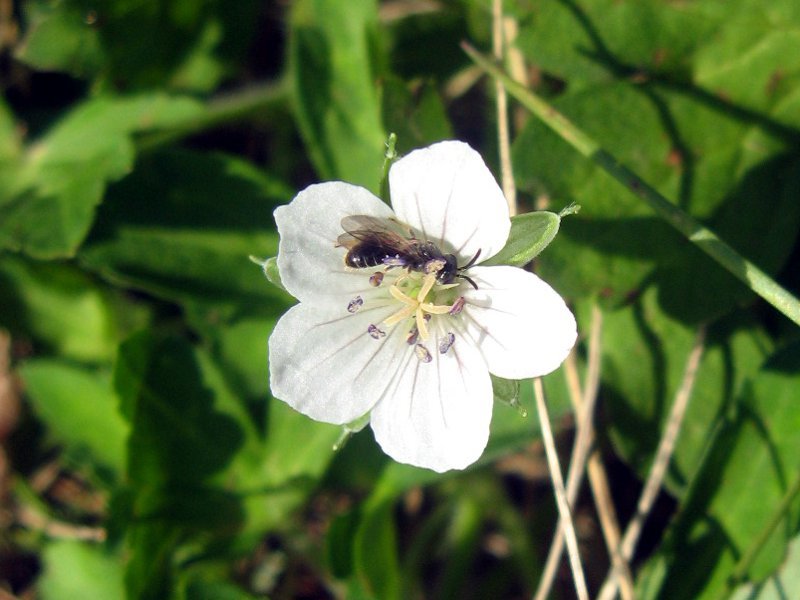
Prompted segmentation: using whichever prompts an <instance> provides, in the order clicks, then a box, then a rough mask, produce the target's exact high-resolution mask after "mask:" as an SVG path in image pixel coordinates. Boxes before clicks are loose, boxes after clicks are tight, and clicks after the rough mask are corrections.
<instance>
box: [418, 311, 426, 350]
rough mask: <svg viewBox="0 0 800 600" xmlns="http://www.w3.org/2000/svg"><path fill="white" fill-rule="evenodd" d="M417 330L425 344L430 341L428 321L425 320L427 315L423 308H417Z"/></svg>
mask: <svg viewBox="0 0 800 600" xmlns="http://www.w3.org/2000/svg"><path fill="white" fill-rule="evenodd" d="M417 329H418V330H419V335H420V337H421V338H422V341H423V342H427V341H428V321H427V319H425V313H424V312H422V309H421V308H417Z"/></svg>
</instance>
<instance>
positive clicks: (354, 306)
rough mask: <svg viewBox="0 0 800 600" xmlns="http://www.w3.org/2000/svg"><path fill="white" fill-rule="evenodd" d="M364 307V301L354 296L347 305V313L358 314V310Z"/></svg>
mask: <svg viewBox="0 0 800 600" xmlns="http://www.w3.org/2000/svg"><path fill="white" fill-rule="evenodd" d="M363 305H364V299H363V298H362V297H361V296H356V297H355V298H353V299H352V300H350V303H349V304H348V305H347V312H349V313H354V312H358V309H359V308H361V307H362V306H363Z"/></svg>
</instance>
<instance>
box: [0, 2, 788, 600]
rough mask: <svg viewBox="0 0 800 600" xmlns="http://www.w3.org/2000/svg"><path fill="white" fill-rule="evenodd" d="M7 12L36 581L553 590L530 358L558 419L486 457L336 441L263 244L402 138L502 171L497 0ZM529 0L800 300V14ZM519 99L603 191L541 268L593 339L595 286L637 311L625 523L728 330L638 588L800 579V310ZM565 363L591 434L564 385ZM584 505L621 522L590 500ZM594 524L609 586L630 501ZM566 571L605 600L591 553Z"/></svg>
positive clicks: (6, 278) (558, 169)
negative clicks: (302, 387)
mask: <svg viewBox="0 0 800 600" xmlns="http://www.w3.org/2000/svg"><path fill="white" fill-rule="evenodd" d="M6 4H7V5H8V6H10V7H11V10H10V11H6V13H7V14H4V16H3V18H2V22H0V26H1V27H2V35H0V43H2V53H3V54H2V60H0V73H1V74H2V82H3V92H4V94H3V98H2V100H0V328H2V330H4V331H5V332H7V334H8V335H7V336H5V335H4V336H3V337H2V339H1V340H0V341H9V344H8V350H7V351H6V354H7V356H8V358H10V367H9V368H4V369H2V370H0V383H4V384H6V387H5V388H4V387H3V386H2V385H0V390H2V389H5V390H6V392H4V395H3V394H0V403H1V404H0V406H2V407H3V411H0V417H2V418H0V435H2V442H3V451H4V454H5V456H6V461H7V463H8V464H9V465H10V467H9V470H8V471H7V472H6V473H5V474H4V475H3V476H2V479H3V486H2V489H3V491H2V495H0V503H2V506H3V511H4V513H5V514H8V515H11V517H10V518H9V519H6V521H7V523H5V524H7V525H8V526H7V527H6V528H5V529H4V530H3V531H2V533H1V534H0V535H2V541H3V543H2V547H1V548H0V555H2V558H3V560H2V561H0V564H2V565H3V566H2V567H0V569H2V570H0V577H2V578H4V579H5V585H6V586H7V588H8V589H10V590H12V591H14V592H15V593H22V592H23V591H24V590H26V589H27V590H32V589H33V590H36V592H37V593H38V594H39V596H40V597H42V598H69V597H82V598H118V597H128V598H176V599H178V598H180V599H184V598H186V599H201V598H230V599H244V598H256V597H265V596H268V597H274V598H292V597H306V598H326V597H349V598H363V599H369V598H380V599H391V598H407V597H442V598H446V597H459V598H522V597H529V596H530V594H531V593H532V590H533V589H534V588H535V586H536V583H537V581H538V577H539V574H540V570H541V568H542V565H543V560H544V555H545V553H546V550H547V547H548V545H549V542H550V539H551V536H552V531H553V528H554V526H555V516H554V515H555V508H554V504H553V501H552V495H551V492H550V484H549V481H548V480H547V478H546V476H543V475H542V473H541V469H540V466H541V464H542V463H541V460H540V453H538V450H537V449H538V445H537V443H536V441H537V439H538V423H537V421H536V418H535V416H534V415H533V411H532V409H531V405H532V402H531V386H530V382H522V384H521V387H520V390H519V393H520V398H521V402H522V405H523V407H526V408H527V409H528V412H529V413H531V414H530V416H528V417H527V418H523V417H521V416H520V415H519V414H518V412H517V411H515V410H514V409H510V408H508V407H506V406H503V405H500V404H498V406H496V408H495V416H494V421H493V424H492V439H491V442H490V446H489V448H488V449H487V452H486V454H485V456H484V457H483V458H482V459H481V461H480V462H479V463H478V464H477V465H475V466H474V467H473V468H471V469H469V470H468V471H466V472H463V473H450V474H447V475H445V476H438V475H436V474H434V473H431V472H427V471H424V470H419V469H414V468H411V467H407V466H403V465H398V464H394V463H391V462H390V461H388V460H387V459H386V458H385V457H383V456H382V455H381V453H380V451H379V450H378V449H377V447H376V445H375V443H374V441H373V440H372V438H371V434H370V433H369V432H368V431H364V432H362V433H360V434H358V435H356V436H355V437H354V438H353V439H352V440H350V442H349V443H348V444H347V445H346V446H345V447H344V448H343V449H342V450H340V451H338V452H337V453H333V452H332V450H331V447H332V445H333V444H334V442H335V441H336V440H337V438H338V436H339V431H338V430H337V429H336V428H334V427H331V426H327V425H322V424H319V423H314V422H312V421H310V420H309V419H306V418H305V417H303V416H301V415H298V414H295V413H293V412H292V411H291V410H289V409H288V408H287V407H286V406H285V405H284V404H282V403H281V402H277V401H273V400H272V399H271V398H270V396H269V389H268V381H267V365H266V355H267V351H266V340H267V337H268V335H269V332H270V330H271V328H272V326H273V325H274V323H275V321H276V320H277V318H278V317H279V316H280V314H281V313H282V312H283V311H284V310H285V309H286V308H287V307H288V306H290V304H291V302H292V300H291V298H289V297H288V296H287V295H286V294H285V293H283V292H282V291H281V290H280V289H278V288H277V287H275V286H273V285H271V284H269V283H268V282H267V281H266V279H265V278H264V277H263V274H262V273H261V271H260V269H259V268H258V266H256V265H254V264H253V263H252V262H250V261H249V260H248V256H249V255H257V256H262V257H268V256H273V255H274V254H275V253H276V250H277V234H276V232H275V228H274V223H273V221H272V216H271V215H272V210H273V208H274V207H275V206H277V205H279V204H282V203H285V202H288V201H289V200H290V199H291V198H292V196H293V195H294V194H295V193H296V192H297V191H298V190H299V189H302V188H303V187H304V186H305V185H307V184H309V183H311V182H314V181H319V180H326V179H342V180H346V181H350V182H353V183H357V184H360V185H363V186H365V187H367V188H370V189H372V190H373V191H377V190H378V186H379V178H380V173H381V166H382V162H383V151H384V142H385V140H386V137H387V134H388V133H389V132H395V133H397V134H398V150H399V151H400V152H401V153H402V152H407V151H409V150H411V149H413V148H415V147H419V146H422V145H426V144H428V143H431V142H434V141H438V140H441V139H446V138H452V137H455V138H458V139H463V140H465V141H468V142H470V143H471V144H472V145H473V146H475V147H476V148H478V149H479V150H480V151H481V153H482V154H483V156H484V157H485V158H486V160H487V162H489V164H490V165H492V167H493V168H494V170H495V172H498V170H497V169H496V168H495V167H496V159H495V158H494V157H495V156H497V148H496V141H495V140H496V133H495V129H496V123H495V121H496V117H495V109H494V104H493V96H492V89H493V88H492V86H491V85H488V83H489V82H487V81H485V80H478V75H479V74H480V73H479V71H476V68H475V67H474V65H473V64H472V63H471V62H470V60H469V59H468V57H467V56H466V55H465V54H464V53H463V52H462V51H461V50H460V48H459V43H460V42H461V40H469V41H470V42H471V43H472V44H473V45H475V46H477V47H479V48H484V49H488V48H489V47H490V36H489V31H490V23H491V18H490V7H489V4H488V2H487V1H486V0H459V1H457V0H450V1H445V2H439V3H433V2H431V3H417V4H414V3H405V2H399V1H386V2H382V3H378V2H377V1H371V0H352V1H349V2H336V1H334V0H296V1H294V2H261V1H256V0H240V1H237V2H223V1H221V0H205V1H202V2H200V1H197V0H152V1H150V2H141V1H138V0H98V1H95V2H88V1H85V0H28V1H26V2H18V3H6ZM4 6H6V5H5V4H4ZM505 11H506V13H507V14H508V15H510V16H511V17H513V18H514V20H515V21H516V23H517V25H518V27H519V35H518V38H517V40H516V47H517V48H518V49H519V50H520V51H521V53H522V56H523V57H524V58H525V60H526V64H527V66H528V71H529V72H528V75H529V76H530V79H531V85H532V87H533V88H534V89H536V91H537V92H538V93H539V94H540V95H542V96H544V97H546V98H547V99H548V100H549V101H551V102H552V103H553V104H554V105H555V106H556V107H557V108H558V109H559V110H561V111H563V112H564V113H565V114H566V115H567V116H568V117H569V118H570V119H572V120H573V121H574V122H575V123H577V124H578V125H579V126H580V127H581V128H583V129H584V130H586V131H588V132H589V133H590V134H591V135H592V136H593V137H595V138H596V139H598V140H599V141H600V142H601V143H602V144H603V145H604V147H605V148H606V149H607V150H609V151H610V152H612V153H613V154H614V155H616V156H618V157H619V158H620V159H621V160H622V161H623V162H625V163H626V164H627V165H628V166H630V167H631V168H632V169H633V170H634V171H635V172H636V173H637V174H639V175H640V176H641V177H642V178H644V179H645V180H646V181H648V182H649V183H650V184H652V185H654V186H655V187H656V188H657V189H658V190H659V191H660V192H661V193H663V194H664V195H665V196H667V197H668V198H671V199H672V200H674V202H675V203H676V204H677V205H678V206H680V207H681V208H682V209H683V210H685V211H687V212H689V213H690V214H691V215H693V216H694V217H695V218H697V219H699V220H701V221H702V222H703V223H704V224H706V225H707V226H709V227H710V228H711V229H713V230H714V231H715V232H717V233H718V234H720V235H721V236H722V237H723V238H724V239H725V240H727V241H728V242H730V243H731V244H732V245H733V246H734V247H735V248H736V249H737V250H738V251H739V252H741V253H742V254H743V255H744V256H745V257H747V258H748V259H750V260H752V261H754V262H755V263H756V264H757V265H759V266H760V267H761V268H763V269H764V270H766V271H767V272H769V273H770V274H772V275H774V276H775V277H776V278H777V280H778V281H779V282H781V283H782V284H783V285H785V286H786V287H788V288H789V289H792V290H794V291H795V293H797V292H798V291H800V268H798V267H799V266H800V245H799V244H798V231H800V3H798V2H796V0H771V1H770V2H764V1H763V0H692V1H670V2H667V1H663V0H509V1H507V2H505ZM512 115H513V117H514V132H513V140H514V141H513V166H514V172H515V176H516V183H517V186H518V188H519V190H520V193H521V200H522V203H523V205H524V206H525V207H527V208H532V207H533V206H537V207H538V206H542V205H543V204H544V205H546V206H549V207H550V209H551V210H555V211H556V212H557V211H558V210H560V209H561V208H563V207H565V206H566V205H568V204H570V203H578V204H580V206H581V211H580V213H579V214H578V215H576V216H570V217H568V218H566V219H564V221H563V222H562V223H561V228H560V235H558V236H557V237H556V239H555V240H554V241H553V243H552V244H551V245H550V246H549V247H548V248H547V250H546V251H545V252H544V253H543V254H542V255H541V257H539V258H538V259H537V265H536V267H537V270H538V272H539V273H540V274H541V275H542V276H543V277H544V278H545V279H547V280H548V281H549V282H550V283H551V284H552V285H553V286H554V287H555V288H556V289H557V290H559V291H560V292H561V293H562V294H563V295H564V296H565V297H566V298H567V299H568V300H569V301H570V303H571V304H572V305H573V306H574V307H575V310H576V313H577V316H578V321H579V328H580V330H581V332H582V334H583V336H584V338H585V336H586V335H588V330H589V325H590V313H591V310H592V307H593V306H595V305H599V306H600V307H601V308H602V310H603V315H604V319H603V329H602V340H601V355H602V366H601V389H600V397H599V414H598V417H597V420H596V424H597V428H598V437H599V441H598V443H599V447H600V448H601V450H602V453H603V456H604V458H605V459H606V462H607V463H608V464H609V465H610V468H611V471H610V472H611V475H612V488H613V489H612V492H613V494H614V498H615V501H616V503H617V509H618V511H619V512H620V515H621V517H623V519H624V518H627V517H629V516H630V514H631V511H632V508H633V505H634V503H635V499H636V497H637V494H638V491H639V489H640V483H639V482H640V481H641V480H642V479H643V478H644V477H645V476H646V473H647V470H648V468H649V466H650V464H651V461H652V457H653V453H654V451H655V447H656V445H657V443H658V440H659V437H660V435H661V432H662V431H663V425H664V420H665V416H666V414H667V413H668V411H669V408H670V405H671V402H672V399H673V397H674V396H675V394H676V392H677V389H678V387H679V386H680V383H681V380H682V377H683V371H684V366H685V364H686V360H687V357H688V355H689V352H690V350H691V347H692V345H693V343H694V340H695V338H696V332H697V330H698V327H701V326H702V327H704V328H706V329H707V332H708V333H707V338H706V350H705V352H704V355H703V358H702V361H701V364H700V367H699V371H698V377H697V381H696V384H695V388H694V391H693V394H692V398H691V403H690V405H689V409H688V413H687V416H686V420H685V422H684V425H683V429H682V431H681V434H680V438H679V440H678V445H677V449H676V454H675V456H674V459H673V462H672V464H671V467H670V471H669V474H668V478H667V481H666V489H665V491H664V493H663V496H662V499H661V500H662V501H661V502H660V503H659V505H658V506H659V509H658V511H657V512H656V514H655V515H653V517H652V519H651V521H652V523H653V527H652V528H651V530H649V531H648V532H647V535H646V543H645V544H643V547H642V548H641V551H640V553H639V554H638V555H637V561H636V562H635V567H636V579H637V592H638V594H639V597H642V598H670V599H676V598H677V599H679V598H720V597H730V596H732V595H735V596H736V597H740V598H772V597H800V582H799V581H798V578H797V572H798V567H797V565H798V560H800V537H798V531H799V530H800V500H798V498H797V493H796V492H795V494H794V495H793V496H792V495H790V496H787V490H790V487H791V486H792V484H793V482H795V480H796V479H797V478H798V474H800V378H799V377H798V375H799V374H800V341H798V340H799V338H798V330H797V327H796V326H795V325H793V324H791V323H790V322H789V321H788V320H786V319H785V318H784V317H782V316H781V315H779V314H778V313H776V312H775V311H774V310H773V309H771V308H770V307H768V306H767V305H765V304H764V303H763V302H761V301H758V300H757V299H756V298H755V296H754V295H753V294H752V292H751V291H750V290H749V289H748V288H747V287H746V286H745V285H743V284H742V283H740V282H738V281H737V280H735V279H734V278H733V277H732V276H731V275H729V274H728V273H726V272H725V271H723V270H722V269H721V268H720V267H719V266H718V265H716V264H715V263H713V262H712V261H711V260H710V259H708V258H707V257H706V256H705V255H703V254H702V253H700V252H699V251H698V250H697V249H696V248H694V247H693V246H692V245H691V244H690V243H689V242H687V241H686V240H684V239H682V238H681V237H680V236H679V235H678V234H677V233H675V232H674V231H673V230H671V229H670V228H669V227H668V226H667V225H665V224H664V223H662V222H661V221H659V220H658V219H657V218H656V217H655V216H654V215H653V214H652V213H651V212H650V211H649V210H648V209H647V207H646V206H645V205H643V204H641V203H640V202H638V201H637V199H636V198H635V197H634V196H633V195H631V194H629V193H628V192H627V191H626V190H625V189H623V188H622V187H621V186H619V185H618V184H617V183H615V182H614V181H613V180H612V179H611V178H610V177H608V176H607V175H605V174H604V173H602V172H600V171H599V170H598V169H597V168H596V167H595V166H594V165H593V164H591V163H590V162H589V161H587V160H585V159H584V158H582V157H580V156H579V155H578V154H576V153H575V152H574V151H573V150H572V149H571V148H570V147H569V146H568V145H567V144H566V143H565V142H564V141H563V140H561V139H559V138H558V137H557V136H556V135H555V134H554V133H552V132H551V131H550V130H548V129H547V128H546V126H545V125H543V124H542V123H541V122H538V121H536V120H534V119H531V118H528V117H526V115H525V114H524V112H522V111H518V112H514V113H512ZM519 223H520V224H522V223H523V221H520V222H519ZM534 229H535V228H533V229H525V228H524V227H521V226H520V228H519V232H520V236H518V237H517V238H516V243H517V244H520V245H518V246H515V247H514V248H511V249H509V250H508V256H509V259H511V258H512V256H530V254H525V252H524V248H525V247H526V246H525V240H526V237H525V235H526V234H525V232H528V233H530V232H531V231H533V230H534ZM520 240H521V241H520ZM534 241H535V240H531V242H530V243H533V242H534ZM515 253H520V254H518V255H517V254H515ZM0 346H3V344H0ZM579 352H580V355H581V356H583V353H584V352H585V348H584V344H583V342H581V345H580V347H579ZM5 358H6V356H0V366H2V365H3V363H4V359H5ZM545 383H546V386H547V391H548V394H549V401H550V403H551V405H552V411H553V417H554V419H555V420H556V425H557V426H559V427H560V428H561V431H562V439H563V441H564V442H565V444H564V447H565V448H567V447H568V444H567V443H566V442H568V440H569V434H570V431H571V429H570V423H571V420H570V415H569V410H570V409H569V401H568V397H567V393H566V384H565V383H564V378H563V375H562V374H561V373H555V374H553V375H551V376H548V377H547V378H546V381H545ZM17 402H19V403H21V404H19V405H18V404H17ZM15 411H18V413H19V414H17V415H16V417H15ZM537 457H538V458H537ZM43 473H44V474H45V475H47V474H48V473H50V474H51V475H49V476H47V477H45V476H43ZM48 477H49V479H48ZM43 480H45V481H46V483H42V481H43ZM578 513H579V515H581V516H582V517H583V518H584V519H585V522H592V521H593V519H594V513H593V511H592V508H591V504H590V499H589V498H588V496H587V497H586V498H584V499H583V500H581V502H580V503H579V505H578ZM770 522H772V523H774V524H776V527H775V528H774V530H773V531H772V533H771V534H770V535H769V536H768V537H767V538H766V541H765V543H764V545H763V547H760V549H759V551H758V553H757V555H756V556H755V558H754V560H752V561H751V562H749V563H747V564H746V565H745V566H746V567H747V568H745V569H742V568H741V565H740V567H739V568H738V569H737V564H739V563H740V561H741V559H742V557H743V555H745V554H746V553H747V552H748V551H749V550H750V549H751V548H753V545H754V544H755V542H756V540H757V538H758V536H759V535H760V534H761V533H762V532H763V531H765V528H766V527H767V525H768V524H769V523H770ZM53 523H58V524H64V525H66V526H67V527H66V528H65V529H64V530H62V529H58V528H55V529H54V528H53V527H52V524H53ZM87 530H88V531H90V532H93V535H95V537H96V534H97V532H100V534H101V537H104V538H105V539H104V541H102V542H101V541H97V540H96V539H95V540H94V541H86V540H84V539H82V538H83V537H85V536H83V535H82V532H85V531H87ZM581 535H582V539H583V541H584V545H583V551H584V558H585V563H586V565H587V571H588V574H589V579H590V587H591V588H592V589H593V590H596V589H597V587H598V586H599V584H600V583H601V582H602V578H603V576H604V574H605V568H606V567H607V564H608V559H607V555H606V554H605V552H604V551H603V549H602V541H601V539H600V537H599V534H598V533H597V532H596V527H595V526H589V527H588V528H584V529H582V530H581ZM793 565H794V566H793ZM734 574H735V575H737V578H734V579H732V576H733V575H734ZM776 590H777V591H776ZM780 593H783V594H784V595H783V596H779V594H780ZM554 595H555V597H564V598H569V597H571V595H572V591H571V584H570V581H569V574H568V573H565V574H564V576H563V577H562V580H561V581H560V583H559V585H558V586H557V588H556V591H555V592H554Z"/></svg>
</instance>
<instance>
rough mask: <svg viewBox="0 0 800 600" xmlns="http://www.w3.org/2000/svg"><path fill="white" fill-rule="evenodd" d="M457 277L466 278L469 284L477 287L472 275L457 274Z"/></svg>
mask: <svg viewBox="0 0 800 600" xmlns="http://www.w3.org/2000/svg"><path fill="white" fill-rule="evenodd" d="M458 277H459V278H461V279H466V280H467V281H469V284H470V285H471V286H472V287H473V288H475V289H476V290H477V289H478V284H477V283H475V281H474V280H473V279H472V277H467V276H466V275H459V276H458Z"/></svg>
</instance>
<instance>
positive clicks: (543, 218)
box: [483, 210, 561, 267]
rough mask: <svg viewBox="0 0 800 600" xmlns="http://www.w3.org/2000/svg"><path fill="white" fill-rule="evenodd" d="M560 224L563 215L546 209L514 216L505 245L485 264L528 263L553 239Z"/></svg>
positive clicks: (512, 264) (520, 265)
mask: <svg viewBox="0 0 800 600" xmlns="http://www.w3.org/2000/svg"><path fill="white" fill-rule="evenodd" d="M560 225H561V215H558V214H556V213H552V212H548V211H545V210H541V211H536V212H531V213H525V214H523V215H517V216H515V217H512V218H511V232H510V233H509V235H508V241H507V242H506V245H505V247H504V248H503V249H502V250H501V251H500V252H498V253H497V254H495V255H494V256H493V257H492V258H490V259H489V260H487V261H486V262H485V263H483V264H484V265H487V266H491V265H511V266H514V267H522V266H524V265H526V264H528V263H529V262H530V261H532V260H533V259H534V258H536V257H537V256H538V255H539V253H540V252H541V251H542V250H544V249H545V248H546V247H547V245H548V244H549V243H550V242H552V241H553V238H554V237H556V234H557V233H558V228H559V226H560Z"/></svg>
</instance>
